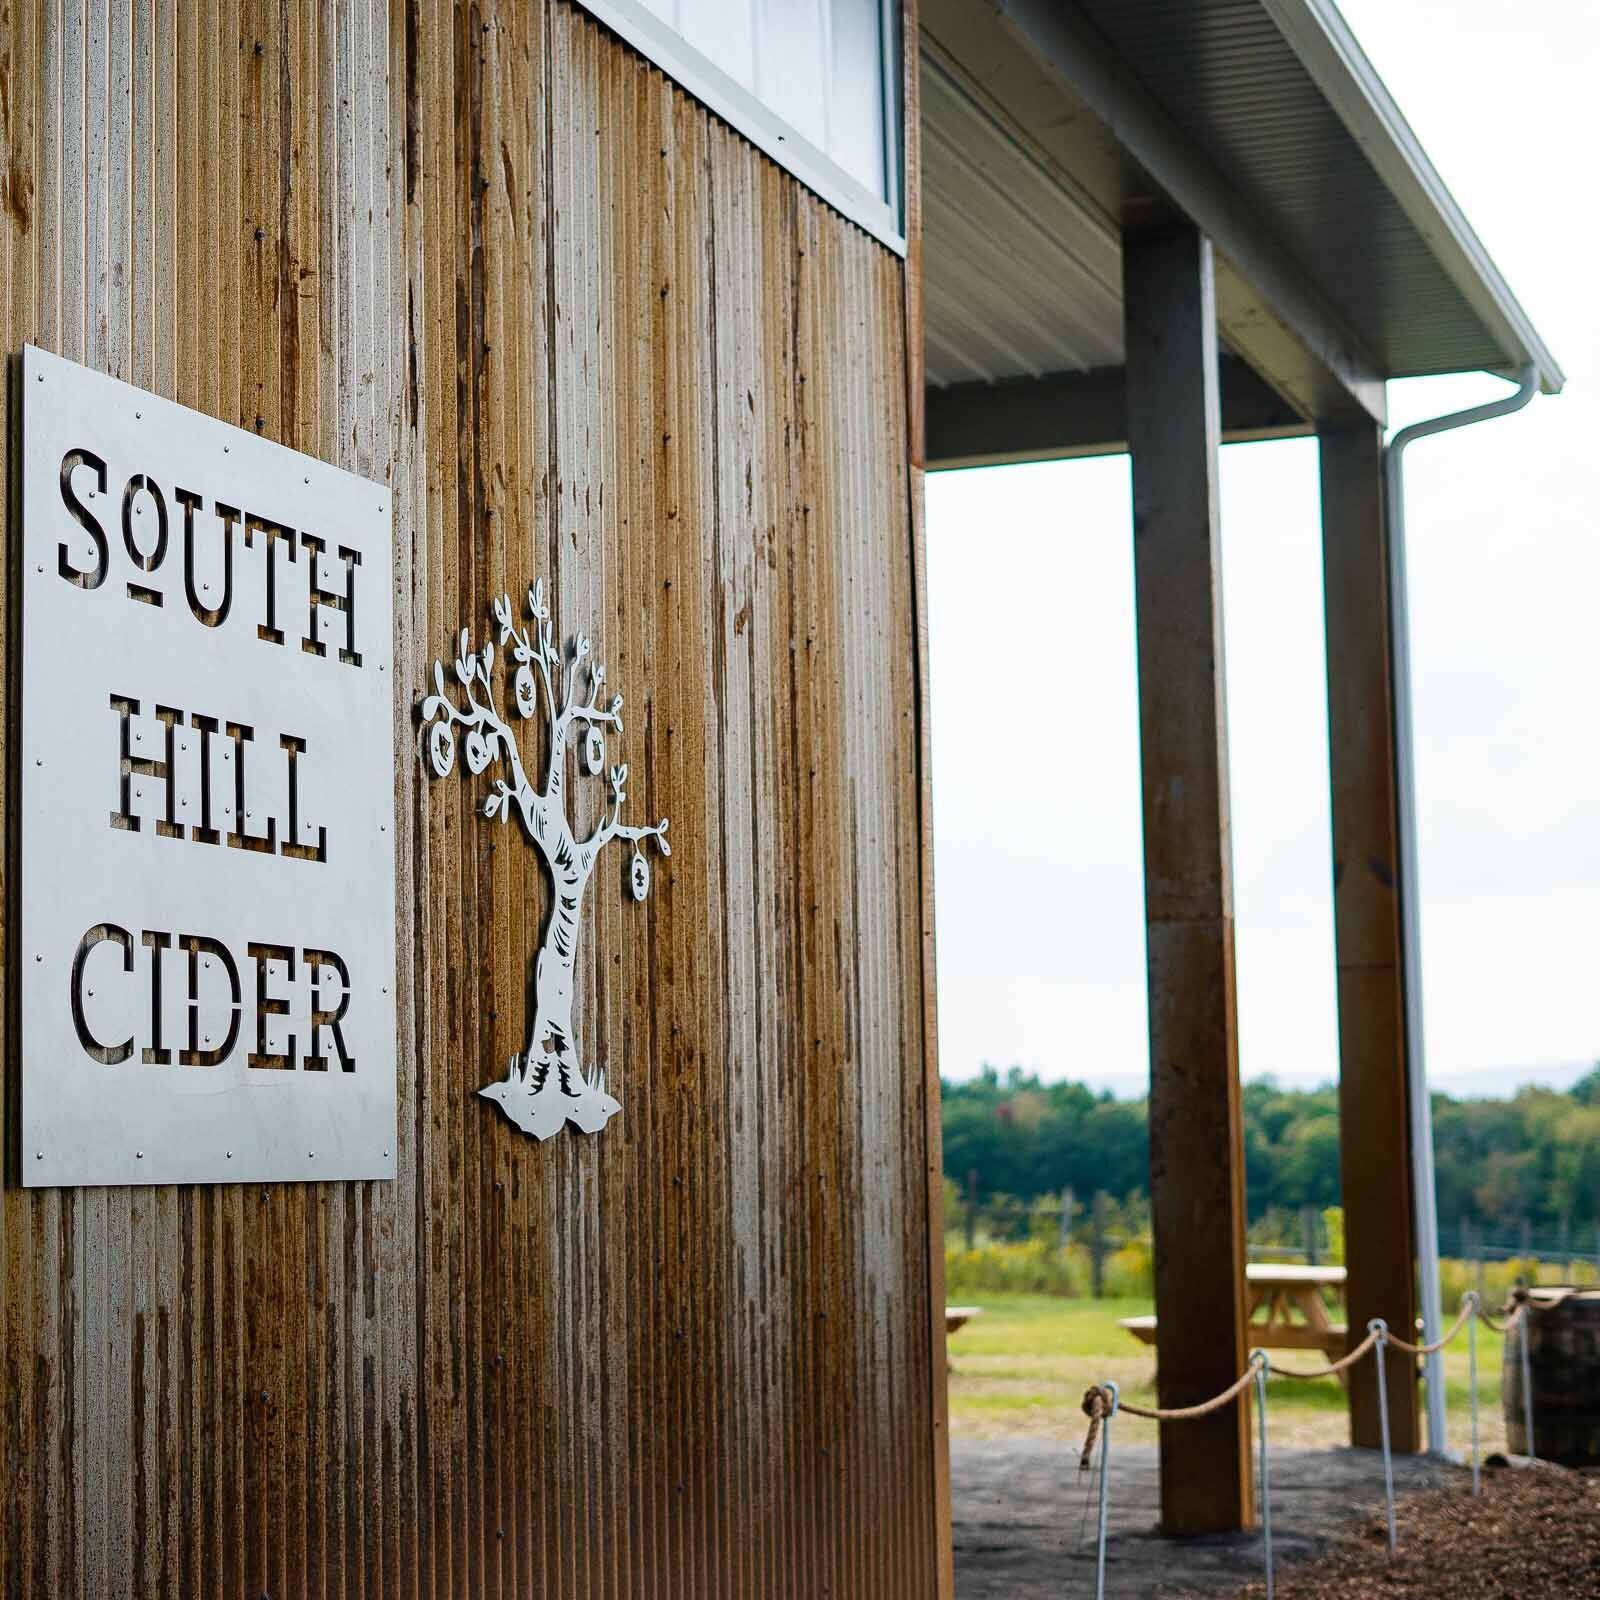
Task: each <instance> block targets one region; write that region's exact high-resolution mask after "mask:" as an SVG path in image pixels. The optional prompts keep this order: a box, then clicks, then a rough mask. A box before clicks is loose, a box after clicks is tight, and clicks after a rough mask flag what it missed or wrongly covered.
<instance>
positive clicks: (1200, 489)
mask: <svg viewBox="0 0 1600 1600" xmlns="http://www.w3.org/2000/svg"><path fill="white" fill-rule="evenodd" d="M1123 304H1124V315H1125V319H1126V325H1127V327H1126V343H1127V369H1128V441H1129V444H1130V446H1131V447H1132V455H1133V549H1134V579H1135V582H1134V589H1135V607H1136V617H1137V628H1138V658H1139V736H1140V751H1141V756H1142V769H1143V790H1144V878H1145V924H1146V940H1147V959H1148V964H1149V989H1150V1200H1151V1214H1152V1224H1153V1232H1154V1240H1155V1263H1156V1314H1157V1319H1158V1320H1157V1326H1158V1329H1159V1332H1158V1341H1159V1342H1158V1355H1157V1391H1158V1394H1159V1396H1160V1404H1161V1405H1162V1406H1186V1405H1193V1404H1195V1403H1197V1402H1199V1401H1201V1400H1207V1399H1210V1397H1211V1396H1212V1395H1214V1394H1217V1393H1218V1392H1219V1391H1221V1390H1223V1389H1225V1388H1227V1387H1228V1385H1229V1384H1231V1383H1232V1382H1233V1381H1234V1379H1235V1378H1237V1377H1238V1376H1239V1374H1240V1373H1241V1372H1242V1371H1243V1370H1244V1362H1245V1341H1246V1337H1247V1336H1246V1333H1245V1323H1246V1316H1245V1292H1244V1266H1245V1236H1244V1218H1245V1211H1244V1149H1243V1140H1242V1134H1241V1118H1240V1106H1239V1057H1238V1027H1237V1018H1236V1015H1235V987H1234V956H1233V884H1232V874H1233V862H1232V847H1231V843H1230V839H1229V831H1228V830H1229V824H1228V745H1227V712H1226V696H1225V688H1224V682H1223V667H1222V660H1223V656H1222V572H1221V529H1220V526H1219V514H1218V502H1217V448H1218V428H1219V423H1218V400H1217V330H1216V309H1215V288H1214V277H1213V267H1212V258H1211V245H1210V242H1209V241H1208V240H1206V239H1205V238H1203V237H1202V236H1201V235H1200V234H1199V233H1198V232H1197V231H1196V230H1194V229H1192V228H1175V229H1172V230H1170V231H1163V232H1160V233H1153V234H1139V233H1128V234H1126V235H1125V236H1124V239H1123ZM1247 1424H1248V1410H1247V1407H1246V1406H1245V1405H1244V1404H1243V1403H1242V1402H1241V1403H1240V1404H1238V1405H1235V1406H1229V1407H1226V1408H1224V1409H1223V1410H1222V1411H1220V1412H1217V1413H1214V1414H1213V1415H1212V1416H1210V1417H1206V1418H1201V1419H1196V1420H1191V1421H1186V1422H1182V1423H1164V1424H1162V1426H1161V1521H1162V1526H1163V1528H1165V1529H1166V1530H1167V1531H1168V1532H1170V1533H1205V1532H1213V1531H1220V1530H1223V1529H1229V1528H1240V1527H1244V1526H1246V1525H1247V1524H1248V1523H1249V1522H1250V1520H1251V1517H1252V1514H1253V1504H1252V1492H1251V1491H1252V1485H1251V1477H1250V1457H1249V1451H1248V1436H1247Z"/></svg>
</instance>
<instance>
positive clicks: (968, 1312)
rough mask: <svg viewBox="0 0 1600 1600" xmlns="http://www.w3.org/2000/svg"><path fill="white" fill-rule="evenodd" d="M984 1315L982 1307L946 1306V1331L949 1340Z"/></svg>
mask: <svg viewBox="0 0 1600 1600" xmlns="http://www.w3.org/2000/svg"><path fill="white" fill-rule="evenodd" d="M982 1315H983V1307H982V1306H946V1307H945V1308H944V1331H945V1336H946V1337H947V1338H948V1337H949V1336H950V1335H951V1334H952V1333H955V1332H956V1331H957V1330H958V1329H961V1328H964V1327H966V1325H967V1324H968V1323H969V1322H971V1321H972V1319H973V1318H974V1317H981V1316H982Z"/></svg>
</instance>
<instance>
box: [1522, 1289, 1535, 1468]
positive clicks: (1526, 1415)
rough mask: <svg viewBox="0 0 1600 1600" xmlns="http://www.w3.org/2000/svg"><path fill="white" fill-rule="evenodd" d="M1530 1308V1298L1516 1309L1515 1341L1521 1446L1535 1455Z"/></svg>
mask: <svg viewBox="0 0 1600 1600" xmlns="http://www.w3.org/2000/svg"><path fill="white" fill-rule="evenodd" d="M1532 1310H1533V1302H1532V1301H1531V1300H1524V1301H1523V1302H1522V1304H1521V1306H1520V1307H1518V1309H1517V1320H1518V1323H1519V1326H1518V1328H1517V1343H1518V1345H1519V1346H1520V1347H1521V1353H1522V1427H1523V1431H1524V1432H1525V1433H1526V1434H1527V1436H1528V1437H1527V1442H1526V1443H1525V1444H1524V1446H1523V1448H1524V1449H1525V1450H1526V1451H1527V1452H1528V1454H1529V1455H1530V1456H1535V1457H1536V1456H1537V1455H1538V1454H1539V1452H1538V1451H1537V1450H1536V1449H1534V1445H1533V1364H1532V1362H1531V1361H1530V1360H1529V1358H1528V1330H1529V1329H1530V1328H1531V1327H1532V1325H1533V1319H1532V1317H1531V1316H1530V1315H1529V1313H1530V1312H1531V1311H1532Z"/></svg>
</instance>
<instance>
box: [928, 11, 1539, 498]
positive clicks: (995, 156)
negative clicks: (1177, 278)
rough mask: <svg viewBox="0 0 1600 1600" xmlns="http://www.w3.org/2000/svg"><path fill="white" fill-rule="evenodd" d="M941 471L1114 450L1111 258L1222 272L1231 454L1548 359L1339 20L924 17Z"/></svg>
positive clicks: (1233, 15)
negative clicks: (1131, 256)
mask: <svg viewBox="0 0 1600 1600" xmlns="http://www.w3.org/2000/svg"><path fill="white" fill-rule="evenodd" d="M920 20H921V28H922V107H921V113H922V152H923V153H922V200H923V280H924V294H925V312H924V316H925V329H926V341H927V346H926V355H927V381H928V396H927V399H928V411H927V427H928V438H927V459H928V464H929V465H930V466H935V467H937V466H955V465H965V464H974V463H978V462H997V461H1016V460H1037V459H1042V458H1048V457H1054V456H1068V455H1088V454H1101V453H1106V452H1109V451H1115V450H1120V449H1122V448H1124V445H1123V432H1122V422H1121V416H1122V384H1121V366H1122V306H1121V242H1120V241H1121V238H1122V233H1123V230H1124V229H1126V228H1133V227H1143V226H1156V225H1159V224H1160V223H1161V222H1163V221H1167V220H1175V219H1179V218H1186V219H1189V220H1191V221H1193V222H1194V223H1195V224H1196V225H1197V226H1198V227H1200V228H1201V229H1202V230H1203V231H1204V232H1205V233H1206V234H1207V235H1209V236H1210V238H1211V240H1212V242H1213V245H1214V246H1215V249H1216V254H1217V321H1218V328H1219V331H1220V334H1221V337H1222V341H1223V344H1224V349H1225V357H1226V358H1225V360H1224V363H1223V372H1222V402H1223V434H1224V438H1228V439H1240V438H1268V437H1283V436H1290V435H1294V434H1304V433H1309V432H1312V431H1313V430H1314V429H1315V427H1316V425H1317V424H1318V423H1319V422H1323V421H1329V420H1337V419H1339V418H1347V417H1354V416H1368V417H1372V418H1375V419H1377V420H1379V421H1381V420H1383V417H1384V383H1385V382H1386V380H1388V379H1389V378H1401V377H1414V376H1421V375H1425V374H1437V373H1448V372H1466V371H1474V370H1486V371H1491V372H1498V373H1511V372H1515V371H1520V370H1523V369H1524V368H1526V367H1528V366H1532V367H1533V368H1534V369H1535V371H1536V372H1537V374H1538V377H1539V382H1540V386H1541V387H1542V388H1543V390H1544V391H1545V392H1546V393H1552V394H1553V393H1555V392H1557V391H1558V390H1559V389H1560V388H1561V386H1562V383H1563V381H1564V380H1563V376H1562V372H1561V369H1560V367H1559V366H1558V365H1557V364H1556V362H1555V360H1554V358H1553V357H1552V356H1551V354H1550V352H1549V350H1548V349H1546V347H1545V345H1544V343H1543V341H1542V340H1541V339H1540V338H1539V335H1538V333H1537V332H1536V331H1535V329H1534V328H1533V325H1532V324H1531V322H1530V321H1529V320H1528V317H1527V315H1526V314H1525V313H1524V312H1523V310H1522V308H1521V307H1520V306H1519V305H1518V304H1517V301H1516V298H1515V296H1513V295H1512V293H1511V291H1510V289H1509V288H1508V287H1507V286H1506V283H1505V281H1504V279H1502V278H1501V276H1500V274H1499V273H1498V271H1496V269H1495V266H1494V264H1493V262H1492V261H1491V260H1490V259H1489V257H1488V254H1487V252H1486V251H1485V250H1484V248H1483V245H1482V244H1481V242H1480V241H1479V240H1478V238H1477V236H1476V235H1475V234H1474V233H1473V231H1472V229H1471V227H1470V226H1469V225H1468V223H1467V221H1466V219H1465V217H1464V216H1463V215H1462V214H1461V211H1460V209H1459V207H1457V205H1456V204H1455V202H1454V200H1453V199H1452V198H1451V197H1450V194H1449V191H1448V190H1447V189H1446V188H1445V187H1444V184H1443V183H1442V182H1441V181H1440V179H1439V176H1438V174H1437V173H1436V172H1435V171H1434V169H1433V167H1432V165H1431V164H1430V163H1429V161H1428V158H1427V156H1426V155H1425V154H1424V153H1423V151H1422V149H1421V146H1420V145H1419V144H1418V143H1417V140H1416V137H1415V135H1414V134H1413V133H1412V132H1411V130H1410V128H1409V127H1408V126H1407V125H1406V122H1405V119H1404V118H1403V117H1402V116H1401V115H1400V112H1399V110H1398V108H1397V107H1396V106H1395V104H1394V102H1393V101H1392V100H1391V99H1390V97H1389V95H1388V92H1387V91H1386V90H1385V89H1384V87H1383V85H1382V83H1381V82H1380V81H1379V79H1378V77H1377V74H1376V73H1375V72H1374V71H1373V69H1372V66H1371V64H1370V63H1369V62H1368V61H1367V59H1366V57H1365V56H1364V55H1363V53H1362V51H1361V49H1360V46H1359V45H1358V44H1357V43H1356V42H1355V39H1354V37H1353V35H1352V34H1351V33H1350V30H1349V28H1348V27H1347V26H1346V24H1345V22H1344V20H1343V18H1342V17H1340V15H1339V13H1338V11H1337V9H1336V8H1335V7H1334V6H1333V5H1332V4H1331V3H1330V0H1077V3H1076V4H1066V3H1059V0H977V3H975V0H921V5H920Z"/></svg>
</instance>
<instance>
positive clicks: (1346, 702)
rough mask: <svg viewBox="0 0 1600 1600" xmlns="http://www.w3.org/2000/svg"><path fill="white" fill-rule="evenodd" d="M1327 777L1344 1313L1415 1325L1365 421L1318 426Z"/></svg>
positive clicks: (1383, 693) (1394, 1383) (1379, 490)
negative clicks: (1335, 979)
mask: <svg viewBox="0 0 1600 1600" xmlns="http://www.w3.org/2000/svg"><path fill="white" fill-rule="evenodd" d="M1318 448H1319V452H1320V458H1321V475H1322V571H1323V597H1324V598H1323V604H1324V607H1325V614H1326V629H1327V659H1328V770H1329V776H1330V779H1331V783H1332V807H1331V814H1332V822H1333V920H1334V941H1335V950H1336V959H1337V962H1338V978H1339V982H1338V996H1339V1128H1340V1136H1339V1168H1340V1176H1341V1179H1342V1187H1343V1193H1344V1205H1345V1228H1346V1241H1347V1243H1346V1258H1345V1259H1346V1265H1347V1267H1348V1269H1349V1277H1348V1280H1347V1282H1346V1286H1345V1295H1346V1304H1347V1308H1348V1317H1347V1319H1346V1320H1347V1322H1348V1324H1349V1326H1350V1328H1351V1330H1352V1333H1353V1338H1354V1339H1357V1340H1358V1339H1360V1338H1362V1337H1364V1336H1365V1333H1366V1328H1367V1323H1368V1321H1369V1320H1370V1319H1371V1318H1373V1317H1382V1318H1384V1319H1385V1320H1386V1321H1387V1322H1388V1324H1389V1326H1390V1327H1391V1328H1411V1327H1414V1326H1415V1324H1416V1264H1415V1259H1414V1256H1413V1250H1412V1236H1413V1229H1412V1213H1411V1147H1410V1140H1409V1138H1408V1134H1407V1129H1408V1121H1407V1116H1406V1041H1405V993H1404V975H1403V963H1402V957H1401V948H1402V946H1401V930H1400V855H1399V833H1398V828H1397V824H1396V819H1395V794H1396V789H1395V746H1394V714H1393V706H1394V700H1393V693H1392V686H1391V683H1390V677H1389V627H1388V618H1389V569H1388V540H1387V538H1386V537H1385V532H1384V518H1383V435H1382V431H1381V430H1380V429H1379V428H1377V427H1376V426H1373V425H1371V424H1368V425H1365V426H1358V425H1351V426H1350V427H1348V428H1338V429H1331V428H1330V429H1325V430H1324V431H1323V432H1322V433H1320V434H1319V435H1318ZM1384 1372H1385V1380H1386V1383H1387V1387H1388V1391H1389V1394H1388V1400H1389V1424H1390V1428H1391V1435H1390V1437H1391V1440H1392V1442H1393V1445H1394V1448H1395V1449H1397V1450H1404V1451H1413V1450H1420V1449H1421V1448H1422V1435H1421V1418H1420V1413H1419V1409H1418V1392H1417V1391H1418V1384H1417V1375H1416V1370H1415V1365H1414V1363H1412V1362H1409V1361H1388V1362H1386V1363H1385V1365H1384ZM1349 1402H1350V1437H1351V1442H1352V1443H1354V1444H1359V1445H1366V1446H1369V1447H1374V1446H1377V1445H1378V1444H1380V1443H1381V1442H1382V1441H1381V1438H1380V1432H1381V1430H1380V1421H1379V1415H1378V1394H1377V1389H1376V1386H1375V1385H1373V1384H1370V1383H1352V1384H1351V1385H1350V1388H1349Z"/></svg>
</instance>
